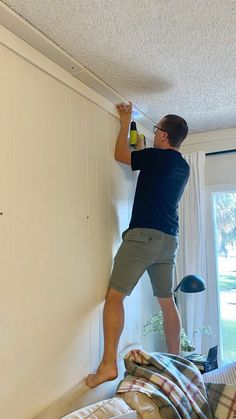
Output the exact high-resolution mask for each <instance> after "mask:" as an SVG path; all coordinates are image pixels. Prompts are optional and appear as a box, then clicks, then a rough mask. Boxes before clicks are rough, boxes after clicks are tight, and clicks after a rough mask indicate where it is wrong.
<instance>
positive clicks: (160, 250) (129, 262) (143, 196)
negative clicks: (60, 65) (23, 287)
mask: <svg viewBox="0 0 236 419" xmlns="http://www.w3.org/2000/svg"><path fill="white" fill-rule="evenodd" d="M117 110H118V112H119V115H120V122H121V127H120V132H119V135H118V138H117V143H116V150H115V158H116V160H118V161H120V162H122V163H125V164H128V165H131V168H132V170H140V173H139V177H138V181H137V187H136V192H135V198H134V204H133V211H132V216H131V221H130V225H129V229H128V230H126V231H125V232H124V233H123V236H122V238H123V242H122V244H121V246H120V249H119V250H118V252H117V255H116V257H115V260H114V267H113V271H112V275H111V278H110V283H109V288H108V291H107V295H106V302H105V306H104V312H103V326H104V354H103V359H102V361H101V363H100V365H99V367H98V369H97V372H96V373H95V374H90V375H88V377H87V378H86V383H87V385H88V386H89V387H91V388H93V387H96V386H98V385H99V384H101V383H103V382H105V381H109V380H113V379H115V378H116V377H117V347H118V343H119V338H120V335H121V333H122V330H123V326H124V307H123V301H124V298H125V297H126V296H127V295H130V294H131V292H132V290H133V289H134V287H135V285H136V284H137V282H138V280H139V278H140V277H141V276H142V274H143V273H144V272H145V271H146V270H147V272H148V274H149V276H150V279H151V283H152V288H153V293H154V295H155V296H156V297H157V298H158V301H159V304H160V307H161V310H162V313H163V325H164V332H165V337H166V343H167V348H168V351H169V352H170V353H173V354H179V349H180V342H179V334H180V327H181V323H180V317H179V313H178V310H177V307H176V305H175V302H174V299H173V269H174V266H175V257H176V252H177V247H178V238H177V234H178V214H177V210H178V204H179V201H180V198H181V196H182V193H183V190H184V187H185V185H186V183H187V180H188V177H189V166H188V164H187V162H186V161H185V160H184V159H183V157H182V156H181V153H180V152H179V147H180V145H181V143H182V142H183V140H184V139H185V138H186V136H187V133H188V126H187V123H186V122H185V120H184V119H183V118H181V117H179V116H177V115H167V116H165V117H164V118H163V119H161V121H160V122H159V123H158V124H157V125H156V126H154V134H155V137H154V148H147V149H141V150H139V151H133V152H131V151H130V149H129V146H128V142H127V139H128V134H129V126H130V122H131V115H132V104H131V102H129V104H128V105H126V104H123V103H121V104H119V105H117ZM139 148H144V146H143V145H142V147H140V146H139Z"/></svg>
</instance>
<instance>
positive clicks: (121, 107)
mask: <svg viewBox="0 0 236 419" xmlns="http://www.w3.org/2000/svg"><path fill="white" fill-rule="evenodd" d="M116 109H117V111H118V113H119V115H120V122H121V125H123V124H124V125H129V124H130V121H131V117H132V103H131V102H129V104H128V105H126V104H125V103H119V104H118V105H116Z"/></svg>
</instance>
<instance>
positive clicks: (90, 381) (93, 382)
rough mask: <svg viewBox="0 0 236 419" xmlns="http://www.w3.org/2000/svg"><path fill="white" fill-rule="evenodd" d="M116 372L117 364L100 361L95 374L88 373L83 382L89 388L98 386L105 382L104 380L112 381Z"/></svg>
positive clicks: (115, 376)
mask: <svg viewBox="0 0 236 419" xmlns="http://www.w3.org/2000/svg"><path fill="white" fill-rule="evenodd" d="M117 376H118V372H117V366H116V364H115V363H112V364H105V363H103V362H101V364H100V365H99V367H98V369H97V371H96V373H95V374H89V375H88V376H87V377H86V379H85V382H86V384H87V386H89V387H90V388H94V387H97V386H99V385H100V384H102V383H105V381H112V380H115V378H117Z"/></svg>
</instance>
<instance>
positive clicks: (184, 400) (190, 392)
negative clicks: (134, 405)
mask: <svg viewBox="0 0 236 419" xmlns="http://www.w3.org/2000/svg"><path fill="white" fill-rule="evenodd" d="M124 362H125V367H126V376H125V378H124V380H122V381H121V382H120V384H119V386H118V389H117V393H123V392H127V391H140V392H142V393H145V394H147V395H148V396H149V397H151V398H153V399H154V400H155V402H156V403H157V405H158V407H159V410H160V414H161V416H162V418H165V419H181V418H183V419H189V418H191V419H197V418H202V419H212V418H213V416H212V413H211V409H210V405H209V403H208V400H207V393H206V389H205V385H204V383H203V380H202V376H201V374H200V372H199V370H198V368H197V367H196V366H195V365H194V364H192V363H191V362H190V361H188V360H187V359H185V358H182V357H179V356H176V355H172V354H164V353H160V352H158V353H152V354H149V353H147V352H144V351H142V350H139V349H137V350H133V351H130V352H128V354H127V355H126V356H125V359H124Z"/></svg>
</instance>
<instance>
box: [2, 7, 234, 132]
mask: <svg viewBox="0 0 236 419" xmlns="http://www.w3.org/2000/svg"><path fill="white" fill-rule="evenodd" d="M4 3H5V4H7V5H8V6H9V7H11V8H12V9H13V10H15V11H16V12H17V13H18V14H20V15H21V16H22V17H23V18H24V19H26V20H27V21H28V22H30V23H31V24H32V25H33V26H34V27H36V28H37V29H39V30H40V31H41V32H42V33H43V34H45V35H46V36H47V37H48V38H50V39H51V40H52V41H54V42H55V43H56V44H57V45H59V46H60V47H61V48H62V49H63V50H65V51H66V52H67V53H69V54H70V55H71V56H72V57H74V58H75V59H76V60H77V61H78V62H79V63H81V64H82V65H83V66H85V67H86V68H87V69H89V70H90V71H91V72H92V73H93V74H95V75H96V76H97V77H99V78H100V79H101V80H102V81H103V82H105V83H106V84H107V85H109V86H110V87H112V88H113V89H114V90H115V91H117V92H118V93H119V94H120V95H121V96H122V97H124V98H127V99H129V100H132V101H133V103H134V104H135V105H136V106H137V108H138V109H140V110H141V111H143V112H144V113H145V114H146V115H147V116H148V117H149V118H150V119H152V120H153V121H154V122H156V121H157V120H158V119H159V118H161V117H162V116H163V115H165V114H167V113H177V114H180V115H182V116H183V117H185V118H186V120H187V121H188V123H189V126H190V131H191V132H201V131H208V130H215V129H220V128H229V127H236V116H235V115H236V41H235V40H236V32H235V28H236V2H235V0H225V1H222V0H53V1H52V0H36V1H35V0H5V1H4Z"/></svg>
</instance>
